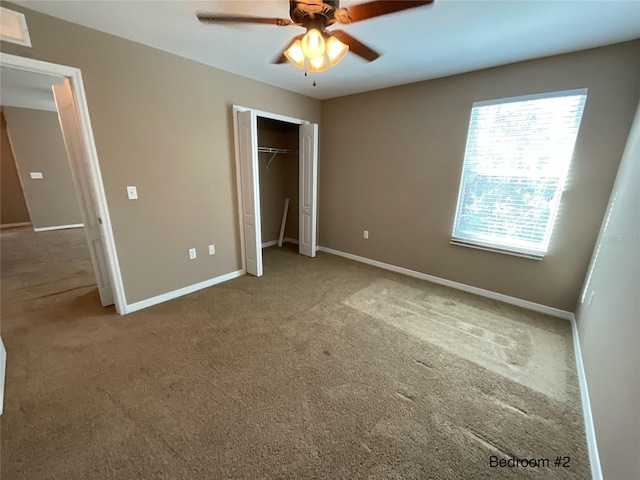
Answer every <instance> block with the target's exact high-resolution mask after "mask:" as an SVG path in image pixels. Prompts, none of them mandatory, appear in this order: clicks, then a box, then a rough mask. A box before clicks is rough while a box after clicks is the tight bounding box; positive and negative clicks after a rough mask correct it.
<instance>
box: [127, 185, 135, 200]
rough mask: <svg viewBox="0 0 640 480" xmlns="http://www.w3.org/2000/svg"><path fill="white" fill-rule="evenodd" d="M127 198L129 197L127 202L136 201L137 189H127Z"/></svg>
mask: <svg viewBox="0 0 640 480" xmlns="http://www.w3.org/2000/svg"><path fill="white" fill-rule="evenodd" d="M127 197H129V200H137V199H138V189H137V188H136V187H127Z"/></svg>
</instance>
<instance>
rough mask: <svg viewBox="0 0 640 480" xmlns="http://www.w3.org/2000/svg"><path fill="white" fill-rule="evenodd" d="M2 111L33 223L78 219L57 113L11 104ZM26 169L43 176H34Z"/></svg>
mask: <svg viewBox="0 0 640 480" xmlns="http://www.w3.org/2000/svg"><path fill="white" fill-rule="evenodd" d="M4 112H5V117H6V119H7V125H8V130H9V136H10V138H11V146H12V147H13V153H14V155H15V159H16V164H17V166H18V173H19V175H20V178H21V179H22V185H23V186H24V195H25V199H26V201H27V205H28V206H29V213H30V214H31V223H32V224H33V227H34V228H45V227H55V226H62V225H76V224H79V223H82V215H81V213H80V206H79V204H78V197H77V195H76V190H75V187H74V184H73V178H72V176H71V167H70V166H69V159H68V157H67V151H66V149H65V146H64V140H63V138H62V131H61V130H60V123H59V121H58V114H57V113H56V112H47V111H44V110H31V109H28V108H15V107H5V108H4ZM30 172H40V173H42V176H43V178H42V179H38V180H34V179H32V178H31V176H30Z"/></svg>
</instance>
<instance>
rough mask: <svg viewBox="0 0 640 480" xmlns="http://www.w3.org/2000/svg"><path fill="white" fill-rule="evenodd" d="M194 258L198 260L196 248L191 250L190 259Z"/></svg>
mask: <svg viewBox="0 0 640 480" xmlns="http://www.w3.org/2000/svg"><path fill="white" fill-rule="evenodd" d="M194 258H196V249H195V248H190V249H189V259H190V260H193V259H194Z"/></svg>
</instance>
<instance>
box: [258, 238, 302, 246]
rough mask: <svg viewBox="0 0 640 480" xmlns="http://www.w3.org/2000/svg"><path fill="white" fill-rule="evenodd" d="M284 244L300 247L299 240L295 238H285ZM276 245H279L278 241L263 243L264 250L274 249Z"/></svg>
mask: <svg viewBox="0 0 640 480" xmlns="http://www.w3.org/2000/svg"><path fill="white" fill-rule="evenodd" d="M282 243H293V244H295V245H298V240H296V239H295V238H289V237H285V238H283V239H282ZM274 245H278V240H271V241H270V242H263V243H262V248H267V247H273V246H274Z"/></svg>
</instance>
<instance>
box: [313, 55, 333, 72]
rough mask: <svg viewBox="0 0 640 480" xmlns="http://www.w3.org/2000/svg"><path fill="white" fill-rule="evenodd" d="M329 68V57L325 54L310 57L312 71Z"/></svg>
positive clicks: (322, 70)
mask: <svg viewBox="0 0 640 480" xmlns="http://www.w3.org/2000/svg"><path fill="white" fill-rule="evenodd" d="M327 68H329V64H328V63H327V59H326V57H325V56H324V55H322V56H321V57H317V58H311V59H309V71H310V72H324V71H325V70H326V69H327Z"/></svg>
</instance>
